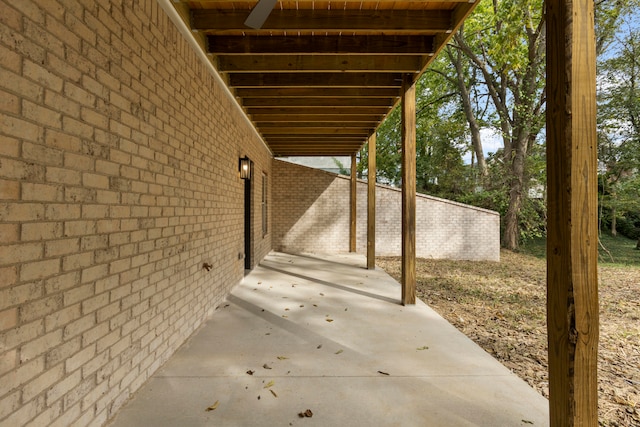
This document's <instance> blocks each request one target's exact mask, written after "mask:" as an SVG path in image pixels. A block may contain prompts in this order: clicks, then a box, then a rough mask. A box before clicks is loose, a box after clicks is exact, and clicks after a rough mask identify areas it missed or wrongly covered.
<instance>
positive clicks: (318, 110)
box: [246, 107, 391, 116]
mask: <svg viewBox="0 0 640 427" xmlns="http://www.w3.org/2000/svg"><path fill="white" fill-rule="evenodd" d="M389 110H391V108H389V107H370V108H357V109H354V108H350V107H295V108H291V107H289V108H282V107H280V108H246V111H247V114H250V115H251V116H255V115H257V114H285V115H295V116H313V115H324V114H337V115H340V116H360V115H362V114H374V115H381V116H384V115H386V114H387V113H388V112H389Z"/></svg>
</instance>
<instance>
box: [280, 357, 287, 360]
mask: <svg viewBox="0 0 640 427" xmlns="http://www.w3.org/2000/svg"><path fill="white" fill-rule="evenodd" d="M287 359H288V357H287V356H278V360H287Z"/></svg>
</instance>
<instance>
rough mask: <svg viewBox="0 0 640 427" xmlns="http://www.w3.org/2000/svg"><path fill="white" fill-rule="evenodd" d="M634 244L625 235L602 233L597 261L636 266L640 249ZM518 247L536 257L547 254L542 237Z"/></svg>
mask: <svg viewBox="0 0 640 427" xmlns="http://www.w3.org/2000/svg"><path fill="white" fill-rule="evenodd" d="M635 245H636V242H635V241H634V240H631V239H628V238H626V237H623V236H612V235H611V234H608V233H602V234H601V235H600V246H599V248H598V263H599V264H618V265H631V266H635V267H638V266H640V251H637V250H635ZM520 249H521V251H522V252H523V253H526V254H530V255H533V256H535V257H537V258H545V257H546V256H547V240H546V239H545V238H544V237H542V238H536V239H532V240H528V241H527V242H525V243H524V244H523V245H522V246H521V248H520ZM609 254H610V255H611V256H609ZM611 258H613V261H611Z"/></svg>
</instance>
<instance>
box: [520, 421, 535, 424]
mask: <svg viewBox="0 0 640 427" xmlns="http://www.w3.org/2000/svg"><path fill="white" fill-rule="evenodd" d="M522 422H523V423H525V424H533V421H529V420H522Z"/></svg>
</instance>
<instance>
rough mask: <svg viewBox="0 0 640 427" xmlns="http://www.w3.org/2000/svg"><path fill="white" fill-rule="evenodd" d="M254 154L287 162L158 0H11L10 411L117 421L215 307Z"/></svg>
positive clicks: (4, 149) (7, 178)
mask: <svg viewBox="0 0 640 427" xmlns="http://www.w3.org/2000/svg"><path fill="white" fill-rule="evenodd" d="M245 154H246V155H248V156H249V157H250V158H251V159H252V160H253V161H254V162H255V166H254V168H255V169H254V172H255V173H256V175H257V176H260V175H261V174H262V173H263V172H266V173H267V174H270V169H271V156H270V153H269V152H268V151H267V150H266V149H265V148H264V146H263V145H262V143H261V142H260V141H259V139H258V138H257V136H256V135H255V133H254V132H253V131H252V129H251V128H250V127H249V126H248V125H247V123H246V121H245V120H244V118H243V117H242V116H241V115H240V113H239V112H238V109H237V108H236V107H235V106H234V105H233V104H232V101H231V100H230V99H229V98H228V97H227V95H226V92H225V91H224V90H223V88H222V87H221V86H220V85H219V84H218V82H217V80H216V79H215V78H213V77H212V75H211V74H210V73H209V71H208V68H207V67H205V66H204V65H203V63H202V62H201V60H200V58H199V57H198V55H196V54H195V53H194V51H193V49H192V48H191V47H190V45H189V44H188V43H187V41H186V40H185V38H184V37H183V36H182V35H181V33H180V32H179V31H178V30H177V29H176V27H175V26H174V25H173V23H172V22H171V21H170V19H169V18H168V17H167V15H166V14H165V13H164V12H163V10H162V9H161V8H159V7H158V4H157V2H156V0H112V1H107V0H105V1H94V0H90V1H88V0H57V1H53V0H37V1H36V0H19V1H11V0H0V425H7V426H23V425H33V426H42V425H57V426H69V425H101V424H104V422H106V420H107V419H108V418H109V417H110V416H111V415H112V414H113V413H114V412H115V411H116V410H117V409H118V408H119V407H120V406H121V405H122V404H123V403H124V402H125V401H126V399H127V398H128V397H129V395H130V394H131V393H132V392H133V391H134V390H136V389H137V388H138V387H140V385H141V384H142V383H144V381H145V380H146V379H147V378H149V376H150V375H151V374H152V373H153V372H154V371H155V370H157V369H158V368H159V367H160V366H161V365H162V364H163V362H165V361H166V360H167V358H168V357H169V356H170V355H171V354H172V353H173V352H174V351H175V350H176V349H177V348H178V347H179V346H180V345H181V344H182V343H183V342H184V341H185V339H186V338H187V337H188V336H189V335H190V334H191V333H192V332H193V331H194V330H195V329H196V328H197V327H198V326H199V325H200V324H201V323H202V321H203V320H204V319H205V318H206V317H207V316H208V315H209V314H210V313H212V311H213V310H214V309H215V307H216V305H217V304H218V303H219V302H220V301H221V299H222V298H223V297H224V296H225V295H226V294H227V293H228V291H229V289H230V288H231V287H232V286H233V285H235V284H236V283H237V282H238V281H239V280H240V279H241V278H242V276H243V268H244V265H243V264H244V263H243V261H242V260H241V259H239V256H238V254H239V253H242V252H243V251H244V240H243V233H244V228H243V227H244V225H243V212H244V207H243V197H244V196H243V194H244V193H243V188H244V183H243V182H242V181H241V180H240V179H239V177H238V158H239V157H241V156H244V155H245ZM256 183H258V184H257V185H254V188H253V191H254V201H256V207H257V208H259V206H260V203H259V202H260V192H261V184H260V183H259V181H256ZM252 221H253V224H254V231H255V233H254V236H253V239H252V240H253V246H254V249H253V250H254V254H253V255H254V259H256V260H259V259H261V258H262V257H263V256H264V255H265V254H266V252H267V251H268V250H269V249H270V248H271V241H270V235H267V236H264V237H263V235H262V232H261V221H262V218H261V215H260V214H259V210H258V211H257V213H256V212H254V215H253V216H252ZM203 262H208V263H211V264H213V269H212V270H211V271H210V272H207V271H206V270H203V269H202V264H203Z"/></svg>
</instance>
